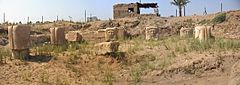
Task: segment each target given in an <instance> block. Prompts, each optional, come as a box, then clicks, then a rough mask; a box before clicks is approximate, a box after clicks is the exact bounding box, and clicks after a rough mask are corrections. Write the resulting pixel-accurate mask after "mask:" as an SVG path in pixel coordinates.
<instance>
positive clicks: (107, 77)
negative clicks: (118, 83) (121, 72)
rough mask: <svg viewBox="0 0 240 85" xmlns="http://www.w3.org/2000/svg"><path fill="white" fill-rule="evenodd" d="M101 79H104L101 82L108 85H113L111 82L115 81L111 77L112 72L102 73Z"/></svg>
mask: <svg viewBox="0 0 240 85" xmlns="http://www.w3.org/2000/svg"><path fill="white" fill-rule="evenodd" d="M103 79H104V80H103V82H105V83H106V84H108V85H113V82H114V80H115V77H114V75H113V73H112V72H110V71H106V72H105V73H104V78H103Z"/></svg>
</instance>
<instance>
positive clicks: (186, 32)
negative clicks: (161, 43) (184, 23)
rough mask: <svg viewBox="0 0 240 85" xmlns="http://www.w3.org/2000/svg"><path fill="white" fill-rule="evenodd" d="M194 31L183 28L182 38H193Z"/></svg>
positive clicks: (181, 30)
mask: <svg viewBox="0 0 240 85" xmlns="http://www.w3.org/2000/svg"><path fill="white" fill-rule="evenodd" d="M192 36H193V29H192V28H181V29H180V37H192Z"/></svg>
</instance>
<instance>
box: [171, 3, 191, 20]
mask: <svg viewBox="0 0 240 85" xmlns="http://www.w3.org/2000/svg"><path fill="white" fill-rule="evenodd" d="M170 3H171V4H172V5H175V6H178V9H179V16H180V17H181V16H182V8H183V7H184V6H186V5H187V4H188V3H190V1H189V0H173V1H172V2H170Z"/></svg>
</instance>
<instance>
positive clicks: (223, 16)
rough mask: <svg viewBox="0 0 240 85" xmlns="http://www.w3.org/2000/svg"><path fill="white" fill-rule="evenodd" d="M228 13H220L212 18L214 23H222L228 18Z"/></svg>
mask: <svg viewBox="0 0 240 85" xmlns="http://www.w3.org/2000/svg"><path fill="white" fill-rule="evenodd" d="M226 15H227V14H226V13H220V14H218V15H217V16H216V17H214V18H213V19H212V23H214V24H217V23H222V22H224V21H225V20H226Z"/></svg>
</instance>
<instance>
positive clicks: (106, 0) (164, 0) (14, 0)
mask: <svg viewBox="0 0 240 85" xmlns="http://www.w3.org/2000/svg"><path fill="white" fill-rule="evenodd" d="M138 1H139V0H0V22H2V21H3V19H2V16H3V13H5V14H6V21H10V22H19V21H22V22H26V21H27V16H29V17H30V20H31V21H34V22H35V21H41V16H44V20H51V21H52V20H56V16H59V19H66V20H69V18H68V16H71V17H72V18H73V20H74V21H83V20H84V10H85V9H86V10H87V14H88V15H90V14H92V15H93V16H97V17H99V18H100V19H108V18H112V12H113V10H112V6H113V5H114V4H116V3H129V2H133V3H134V2H138ZM170 1H172V0H142V2H157V3H158V5H159V11H160V14H161V15H162V16H170V15H175V10H176V9H177V7H176V6H173V5H171V4H170ZM221 2H223V10H224V11H227V10H236V9H240V0H191V3H190V4H188V5H187V8H186V10H187V15H193V14H198V15H200V14H203V11H204V7H206V8H207V11H208V13H214V12H219V11H220V3H221ZM142 10H143V12H150V11H149V10H147V9H142Z"/></svg>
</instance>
